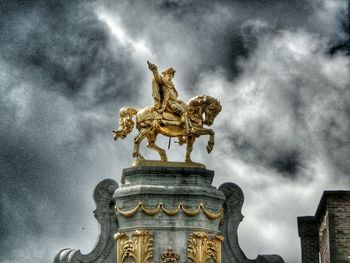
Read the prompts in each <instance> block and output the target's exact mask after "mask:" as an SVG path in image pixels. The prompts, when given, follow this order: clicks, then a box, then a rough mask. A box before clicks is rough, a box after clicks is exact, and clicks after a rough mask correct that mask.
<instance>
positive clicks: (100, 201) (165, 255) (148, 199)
mask: <svg viewBox="0 0 350 263" xmlns="http://www.w3.org/2000/svg"><path fill="white" fill-rule="evenodd" d="M213 176H214V172H213V171H211V170H207V169H205V168H201V167H171V166H169V165H167V167H163V166H144V167H132V168H127V169H124V170H123V175H122V182H121V183H122V184H121V187H120V188H118V185H117V183H116V182H115V181H113V180H110V179H107V180H104V181H102V182H101V183H100V184H98V185H97V187H96V189H95V191H94V198H95V201H96V206H97V208H96V210H95V216H96V218H97V220H98V221H99V223H100V226H101V234H100V238H99V241H98V243H97V245H96V248H95V249H94V250H93V251H92V252H91V253H89V254H88V255H82V254H81V253H80V251H79V250H74V249H63V250H61V251H59V252H58V254H57V255H56V257H55V259H54V262H56V263H58V262H60V263H63V262H67V263H68V262H71V263H76V262H91V263H92V262H93V263H97V262H99V263H112V262H113V263H124V262H135V263H147V262H149V263H150V262H154V263H157V262H159V263H160V262H174V263H176V262H177V263H180V262H181V263H187V262H195V263H214V262H215V263H221V262H222V263H252V262H255V263H263V262H270V263H273V262H276V263H283V262H284V261H283V259H282V258H281V257H279V256H277V255H267V256H266V255H265V256H261V255H259V256H258V257H257V258H256V259H255V260H249V259H247V257H246V256H245V254H244V253H243V251H242V250H241V249H240V247H239V244H238V236H237V228H238V225H239V223H240V222H241V220H242V219H243V216H242V214H241V208H242V205H243V200H244V197H243V192H242V190H241V189H240V188H239V187H238V186H237V185H235V184H233V183H225V184H223V185H221V186H220V187H219V189H217V188H216V187H214V186H212V185H211V184H212V180H213ZM252 238H254V237H253V236H252Z"/></svg>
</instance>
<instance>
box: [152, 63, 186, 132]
mask: <svg viewBox="0 0 350 263" xmlns="http://www.w3.org/2000/svg"><path fill="white" fill-rule="evenodd" d="M147 63H148V67H149V69H150V70H151V71H152V73H153V80H152V97H153V99H154V108H155V110H157V112H158V113H161V114H162V113H163V112H164V111H165V110H166V111H169V112H173V113H177V114H178V115H180V116H181V122H182V123H183V124H184V126H185V130H186V133H189V132H190V122H189V119H188V116H187V109H186V108H187V105H186V104H185V103H184V102H183V101H181V100H179V99H178V93H177V90H176V89H175V86H174V84H173V82H172V79H173V78H174V75H175V72H176V71H175V70H174V69H173V68H167V69H165V70H164V71H163V72H162V73H161V75H160V74H159V73H158V69H157V66H156V65H155V64H152V63H150V62H149V61H147Z"/></svg>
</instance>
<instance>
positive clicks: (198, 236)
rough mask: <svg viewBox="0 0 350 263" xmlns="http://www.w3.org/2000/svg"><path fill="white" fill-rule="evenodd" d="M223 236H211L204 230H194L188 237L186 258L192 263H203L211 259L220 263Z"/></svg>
mask: <svg viewBox="0 0 350 263" xmlns="http://www.w3.org/2000/svg"><path fill="white" fill-rule="evenodd" d="M223 239H224V238H223V236H219V235H213V236H212V237H211V238H210V237H209V235H208V234H207V233H205V232H194V233H192V234H190V236H189V238H188V249H187V251H188V258H189V259H190V260H191V261H192V262H193V263H205V262H206V261H207V260H209V259H213V260H214V262H215V263H221V242H222V241H223Z"/></svg>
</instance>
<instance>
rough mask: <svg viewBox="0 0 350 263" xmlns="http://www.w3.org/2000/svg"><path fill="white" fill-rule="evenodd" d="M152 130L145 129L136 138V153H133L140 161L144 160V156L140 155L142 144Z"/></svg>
mask: <svg viewBox="0 0 350 263" xmlns="http://www.w3.org/2000/svg"><path fill="white" fill-rule="evenodd" d="M149 131H150V128H143V129H141V130H140V132H139V134H138V135H136V137H135V138H134V151H133V153H132V156H133V157H136V158H137V159H138V160H143V159H144V158H143V156H142V155H141V154H140V144H141V142H142V140H143V139H144V138H145V137H146V135H147V134H148V133H149Z"/></svg>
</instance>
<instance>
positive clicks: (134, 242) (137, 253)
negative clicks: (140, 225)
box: [114, 230, 153, 263]
mask: <svg viewBox="0 0 350 263" xmlns="http://www.w3.org/2000/svg"><path fill="white" fill-rule="evenodd" d="M114 238H115V240H117V263H123V262H124V260H125V259H126V258H128V257H131V258H133V262H134V263H151V262H150V261H149V260H150V259H151V258H152V256H153V238H152V235H151V234H150V233H149V232H148V231H146V230H136V231H135V232H134V233H133V234H132V235H131V238H130V239H129V237H128V235H127V234H125V233H117V234H115V235H114Z"/></svg>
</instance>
